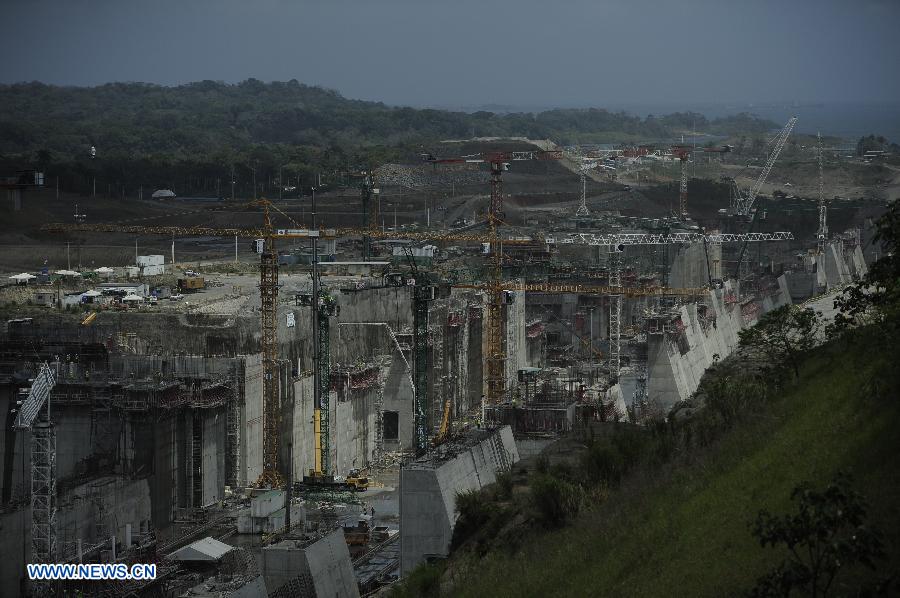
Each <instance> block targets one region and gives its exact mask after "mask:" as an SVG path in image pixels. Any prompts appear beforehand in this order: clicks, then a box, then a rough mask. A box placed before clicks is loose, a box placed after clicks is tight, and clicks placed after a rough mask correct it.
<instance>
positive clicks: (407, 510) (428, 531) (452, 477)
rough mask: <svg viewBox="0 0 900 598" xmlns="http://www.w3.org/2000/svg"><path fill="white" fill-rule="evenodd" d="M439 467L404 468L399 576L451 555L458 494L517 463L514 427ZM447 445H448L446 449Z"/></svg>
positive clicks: (421, 464) (421, 463)
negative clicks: (431, 558)
mask: <svg viewBox="0 0 900 598" xmlns="http://www.w3.org/2000/svg"><path fill="white" fill-rule="evenodd" d="M478 433H480V434H482V437H481V438H480V440H478V441H477V442H474V444H472V445H470V446H469V447H468V448H464V449H462V450H459V452H458V453H456V454H453V455H451V456H449V457H448V458H446V460H441V461H439V462H437V463H433V462H432V461H431V460H421V461H415V462H413V463H410V464H408V465H405V466H404V467H403V468H401V470H400V573H401V576H402V575H408V574H409V573H410V572H411V571H412V570H413V569H414V568H415V567H416V566H417V565H418V564H419V563H422V562H423V561H425V559H426V558H428V557H429V556H441V557H443V556H447V554H448V553H449V550H450V540H451V538H452V536H453V525H454V524H455V523H456V518H457V514H456V493H457V492H462V491H465V490H477V489H479V488H482V487H484V486H487V485H489V484H492V483H494V482H495V481H496V480H497V472H498V471H501V470H502V469H504V468H506V467H509V466H511V465H512V464H514V463H516V462H518V460H519V451H518V448H517V446H516V443H515V440H514V439H513V434H512V429H511V428H510V427H509V426H503V427H502V428H498V429H497V430H494V431H492V432H490V433H486V432H478ZM445 447H448V448H452V447H449V446H448V445H445Z"/></svg>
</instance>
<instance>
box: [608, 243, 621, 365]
mask: <svg viewBox="0 0 900 598" xmlns="http://www.w3.org/2000/svg"><path fill="white" fill-rule="evenodd" d="M622 251H623V250H622V248H621V246H619V245H612V246H610V251H609V285H610V286H611V287H621V286H622V265H621V255H620V254H621V253H622ZM621 320H622V294H621V293H612V294H610V295H609V373H610V376H612V377H613V379H614V380H618V379H619V371H620V369H621V365H622V364H621V361H622V359H621V357H622V322H621Z"/></svg>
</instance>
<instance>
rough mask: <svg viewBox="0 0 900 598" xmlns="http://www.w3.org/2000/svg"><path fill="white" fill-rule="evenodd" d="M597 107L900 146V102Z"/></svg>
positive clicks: (510, 108) (538, 108)
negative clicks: (740, 118)
mask: <svg viewBox="0 0 900 598" xmlns="http://www.w3.org/2000/svg"><path fill="white" fill-rule="evenodd" d="M594 106H596V107H597V108H605V109H607V110H614V111H620V110H621V111H624V112H628V113H630V114H633V115H635V116H641V117H645V116H647V115H648V114H654V115H662V114H671V113H672V112H687V111H691V112H699V113H700V114H703V115H704V116H706V117H707V118H716V117H719V116H728V115H732V114H738V113H740V112H749V113H751V114H755V115H757V116H760V117H762V118H767V119H769V120H772V121H774V122H776V123H781V124H783V123H786V122H787V121H788V119H789V118H790V117H791V116H796V117H797V125H796V127H795V131H797V132H799V133H808V134H811V135H815V134H816V133H817V132H821V133H822V135H823V136H835V137H842V138H844V139H847V140H848V141H853V142H855V141H856V140H857V139H859V138H860V137H862V136H863V135H870V134H874V135H883V136H885V137H887V138H888V139H889V140H891V141H893V142H895V143H900V102H834V103H803V102H782V103H778V102H768V103H752V104H738V103H720V104H717V103H709V104H687V103H685V104H675V103H673V104H655V103H654V104H650V103H639V102H636V103H633V104H622V103H611V104H604V103H602V102H598V103H597V104H595V105H594ZM555 107H556V108H579V107H585V106H584V105H579V106H575V105H569V106H566V105H559V106H555ZM552 108H553V106H505V105H504V106H501V105H492V106H477V107H472V106H466V107H456V109H457V110H465V111H466V112H470V111H475V110H491V111H494V112H538V111H541V110H549V109H552Z"/></svg>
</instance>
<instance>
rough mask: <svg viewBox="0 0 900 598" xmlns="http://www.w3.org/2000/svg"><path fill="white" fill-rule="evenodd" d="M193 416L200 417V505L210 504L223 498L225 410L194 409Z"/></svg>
mask: <svg viewBox="0 0 900 598" xmlns="http://www.w3.org/2000/svg"><path fill="white" fill-rule="evenodd" d="M194 416H195V417H200V418H201V425H202V430H203V431H202V444H203V448H202V453H201V456H200V460H201V468H202V472H203V481H202V489H203V490H202V492H203V498H202V501H203V503H202V505H203V506H206V505H211V504H213V503H215V502H218V501H220V500H222V499H223V498H225V442H226V437H225V424H226V417H225V410H224V409H223V408H217V409H195V410H194Z"/></svg>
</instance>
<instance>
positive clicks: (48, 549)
mask: <svg viewBox="0 0 900 598" xmlns="http://www.w3.org/2000/svg"><path fill="white" fill-rule="evenodd" d="M55 385H56V376H55V375H54V372H53V370H52V369H51V368H50V365H49V364H47V363H44V364H42V365H41V368H40V370H39V371H38V374H37V376H35V378H34V380H33V381H32V384H31V388H30V389H29V390H28V396H27V398H26V399H25V401H23V402H22V404H21V405H20V406H19V412H18V414H17V415H16V419H15V422H14V423H13V427H14V428H15V429H17V430H31V559H30V561H31V562H35V563H52V562H54V560H55V557H57V556H58V555H57V554H56V432H55V430H54V429H53V423H52V422H51V421H50V391H51V390H53V387H54V386H55ZM33 593H34V594H38V593H39V592H33Z"/></svg>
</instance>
